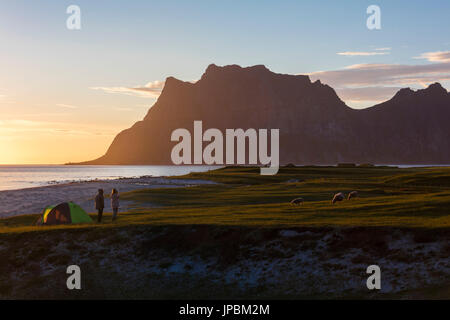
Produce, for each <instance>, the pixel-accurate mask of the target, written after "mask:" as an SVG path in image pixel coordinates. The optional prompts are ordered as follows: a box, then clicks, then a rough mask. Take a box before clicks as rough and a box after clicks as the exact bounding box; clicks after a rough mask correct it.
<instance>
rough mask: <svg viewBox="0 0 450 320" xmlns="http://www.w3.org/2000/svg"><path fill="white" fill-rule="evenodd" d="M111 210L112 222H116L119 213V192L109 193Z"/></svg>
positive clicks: (114, 190) (115, 190) (113, 190)
mask: <svg viewBox="0 0 450 320" xmlns="http://www.w3.org/2000/svg"><path fill="white" fill-rule="evenodd" d="M111 208H112V209H113V216H112V221H114V220H116V218H117V212H118V211H119V191H117V189H112V192H111Z"/></svg>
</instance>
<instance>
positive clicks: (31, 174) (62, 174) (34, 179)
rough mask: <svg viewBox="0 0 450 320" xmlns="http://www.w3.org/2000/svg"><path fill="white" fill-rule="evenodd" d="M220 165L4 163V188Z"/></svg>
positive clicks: (0, 185) (0, 186) (0, 178)
mask: <svg viewBox="0 0 450 320" xmlns="http://www.w3.org/2000/svg"><path fill="white" fill-rule="evenodd" d="M218 168H220V166H127V165H117V166H114V165H109V166H106V165H105V166H98V165H96V166H84V165H83V166H77V165H0V191H3V190H17V189H24V188H33V187H42V186H48V185H53V184H62V183H71V182H82V181H93V180H112V179H119V178H139V177H144V176H153V177H164V176H181V175H185V174H188V173H190V172H204V171H209V170H214V169H218Z"/></svg>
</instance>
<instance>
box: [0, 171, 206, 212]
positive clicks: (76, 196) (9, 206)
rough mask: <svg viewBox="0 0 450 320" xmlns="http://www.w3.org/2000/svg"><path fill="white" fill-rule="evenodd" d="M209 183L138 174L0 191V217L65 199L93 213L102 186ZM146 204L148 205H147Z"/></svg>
mask: <svg viewBox="0 0 450 320" xmlns="http://www.w3.org/2000/svg"><path fill="white" fill-rule="evenodd" d="M212 183H214V182H211V181H203V180H189V179H170V178H165V177H140V178H121V179H115V180H95V181H84V182H73V183H65V184H55V185H51V186H44V187H35V188H26V189H20V190H4V191H0V204H1V206H0V218H5V217H10V216H15V215H21V214H32V213H40V212H42V210H43V209H44V208H45V207H46V206H48V205H52V204H58V203H60V202H66V201H73V202H75V203H77V204H79V205H80V206H81V207H83V209H84V210H86V212H94V211H95V208H94V200H93V198H94V197H95V195H96V193H97V190H98V189H99V188H102V189H104V190H105V193H106V194H109V193H110V192H111V189H112V188H116V189H118V191H119V192H120V193H123V192H128V191H133V190H137V189H147V188H173V187H188V186H194V185H199V184H212ZM149 205H150V206H151V204H149ZM120 207H121V208H120V209H121V210H122V211H125V210H129V209H131V208H132V207H133V203H132V202H129V201H121V203H120ZM109 211H111V204H110V201H109V199H105V212H109Z"/></svg>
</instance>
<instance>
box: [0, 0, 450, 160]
mask: <svg viewBox="0 0 450 320" xmlns="http://www.w3.org/2000/svg"><path fill="white" fill-rule="evenodd" d="M70 5H77V6H78V7H79V8H80V10H81V16H80V22H81V25H80V26H81V29H79V30H70V29H68V28H67V19H68V18H69V17H70V16H71V13H67V12H66V11H67V8H68V7H69V6H70ZM370 5H377V6H378V7H379V8H380V12H381V15H380V17H381V18H380V21H381V23H380V26H381V29H377V30H370V29H369V28H368V27H367V24H366V21H367V19H368V18H369V16H371V14H368V13H367V11H366V10H367V8H368V7H369V6H370ZM449 14H450V1H447V0H435V1H423V0H422V1H417V0H410V1H405V0H397V1H392V0H386V1H385V0H371V1H365V0H342V1H331V0H330V1H324V0H322V1H317V0H316V1H309V0H304V1H298V0H296V1H282V0H280V1H273V0H271V1H266V0H239V1H233V0H222V1H218V0H195V1H170V0H166V1H153V0H147V1H136V0H129V1H104V0H96V1H92V0H86V1H84V0H71V1H63V0H59V1H54V0H36V1H25V0H14V1H12V0H11V1H2V2H1V3H0V39H1V41H0V70H1V71H0V164H59V163H66V162H76V161H84V160H91V159H94V158H97V157H99V156H101V155H103V154H104V153H105V152H106V150H107V148H108V146H109V145H110V143H111V142H112V140H113V139H114V137H115V135H116V134H117V133H119V132H120V131H121V130H123V129H126V128H128V127H130V126H131V125H132V124H133V123H135V122H136V121H138V120H141V119H142V118H143V117H144V116H145V114H146V113H147V111H148V109H149V108H150V107H151V106H152V105H153V104H154V103H155V101H156V99H157V97H158V94H159V93H160V91H161V89H162V88H163V86H164V80H165V79H166V77H168V76H174V77H176V78H178V79H181V80H184V81H196V80H198V79H199V78H200V77H201V75H202V73H203V72H204V71H205V69H206V67H207V66H208V65H209V64H211V63H215V64H216V65H229V64H238V65H241V66H251V65H257V64H264V65H265V66H266V67H267V68H269V69H270V70H272V71H274V72H277V73H288V74H308V75H310V77H311V79H312V80H316V79H320V80H321V81H322V82H323V83H326V84H329V85H330V86H332V87H333V88H335V89H336V91H337V93H338V95H339V96H340V97H341V99H342V100H344V101H345V102H346V103H347V104H348V105H349V106H351V107H353V108H364V107H368V106H371V105H374V104H377V103H380V102H382V101H385V100H387V99H389V98H391V97H392V96H393V95H394V94H395V92H396V91H397V90H398V89H399V88H402V87H411V88H413V89H420V88H423V87H426V86H427V85H429V84H430V83H433V82H436V81H438V82H441V84H442V85H443V86H444V87H445V88H447V90H449V89H450V38H449V37H448V34H449V31H450V19H449Z"/></svg>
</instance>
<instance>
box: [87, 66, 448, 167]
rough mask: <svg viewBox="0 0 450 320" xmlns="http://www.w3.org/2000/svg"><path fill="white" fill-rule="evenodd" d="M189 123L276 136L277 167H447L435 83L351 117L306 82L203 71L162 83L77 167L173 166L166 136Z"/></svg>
mask: <svg viewBox="0 0 450 320" xmlns="http://www.w3.org/2000/svg"><path fill="white" fill-rule="evenodd" d="M424 111H425V112H424ZM195 120H202V121H203V126H204V130H206V129H207V128H218V129H220V130H223V131H222V132H224V130H225V129H227V128H242V129H248V128H255V129H260V128H261V129H265V128H267V129H271V128H279V129H280V162H281V163H296V164H335V163H337V162H355V163H367V162H369V163H383V164H410V163H412V164H431V163H433V164H435V163H450V129H449V126H448V125H447V124H448V122H449V121H450V94H449V93H448V92H447V90H445V88H443V87H442V86H441V85H440V84H439V83H434V84H431V85H430V86H429V87H428V88H425V89H420V90H417V91H413V90H411V89H410V88H403V89H400V90H399V91H398V92H397V93H396V94H395V95H394V96H393V97H392V98H391V99H389V100H387V101H385V102H383V103H380V104H377V105H374V106H371V107H368V108H365V109H360V110H358V109H353V108H351V107H349V106H347V105H346V104H345V103H344V102H343V101H342V100H341V99H340V98H339V96H338V94H337V93H336V91H335V90H334V89H333V88H332V87H330V86H328V85H326V84H323V83H322V82H320V81H319V80H316V81H314V82H312V81H311V80H310V78H309V76H307V75H288V74H279V73H274V72H272V71H270V70H269V69H267V68H266V67H265V66H264V65H256V66H250V67H240V66H238V65H228V66H223V67H219V66H217V65H215V64H210V65H209V66H208V67H207V69H206V70H205V72H204V73H203V75H202V76H201V78H200V80H198V81H197V82H195V83H191V82H185V81H181V80H178V79H176V78H174V77H168V78H167V79H166V83H165V86H164V88H163V90H162V92H161V95H160V96H159V98H158V100H157V101H156V102H155V104H154V105H153V106H152V107H151V108H150V109H149V111H148V113H147V115H146V116H145V117H144V119H143V120H141V121H138V122H136V123H135V124H134V125H133V126H132V127H130V128H128V129H125V130H123V131H122V132H120V133H119V134H118V135H117V136H116V137H115V139H114V141H113V142H112V144H111V145H110V147H109V148H108V150H107V152H106V153H105V155H104V156H102V157H100V158H98V159H96V160H93V161H87V162H83V163H81V164H172V163H171V160H170V153H171V149H172V147H173V146H174V145H175V144H176V143H175V142H171V141H170V135H171V132H172V131H173V130H175V129H177V128H186V129H188V130H190V131H191V132H192V126H193V121H195ZM442 161H443V162H442Z"/></svg>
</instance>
